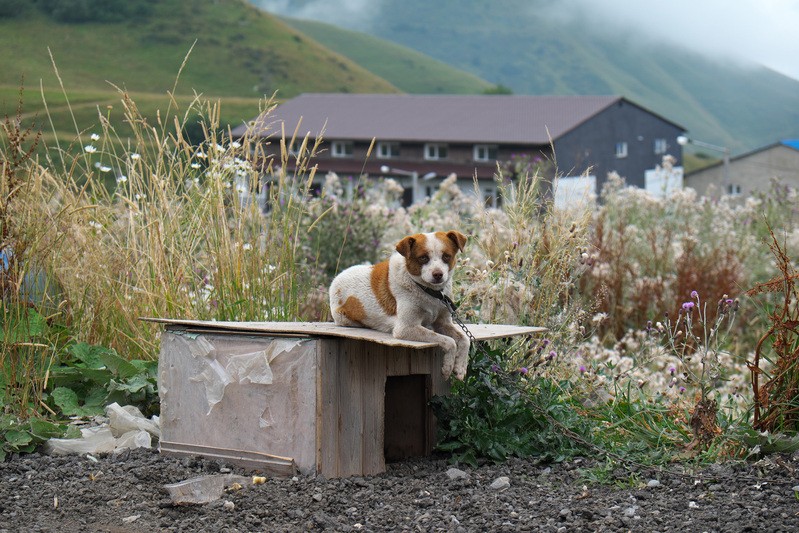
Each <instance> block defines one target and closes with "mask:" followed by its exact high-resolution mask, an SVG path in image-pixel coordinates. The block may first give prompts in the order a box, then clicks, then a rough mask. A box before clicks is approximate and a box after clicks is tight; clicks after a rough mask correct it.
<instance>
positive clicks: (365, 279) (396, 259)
mask: <svg viewBox="0 0 799 533" xmlns="http://www.w3.org/2000/svg"><path fill="white" fill-rule="evenodd" d="M465 245H466V236H465V235H463V234H462V233H460V232H457V231H447V232H443V231H438V232H435V233H417V234H415V235H409V236H408V237H405V238H403V239H402V240H401V241H399V242H398V243H397V245H396V251H395V252H394V253H393V254H391V257H389V258H388V259H387V260H385V261H383V262H381V263H377V264H375V265H356V266H352V267H350V268H348V269H346V270H344V271H343V272H341V273H340V274H339V275H338V276H336V277H335V278H334V279H333V282H332V283H331V284H330V291H329V292H330V310H331V312H332V314H333V320H334V322H335V323H336V324H338V325H340V326H357V327H367V328H371V329H376V330H379V331H384V332H386V333H391V334H392V335H393V336H394V338H397V339H405V340H412V341H421V342H431V343H435V344H437V345H438V346H440V347H441V348H442V349H443V351H444V365H443V367H442V369H441V375H442V376H444V379H448V378H449V377H450V375H451V374H452V373H453V372H454V374H455V377H456V378H458V379H460V380H463V378H464V376H465V375H466V368H467V366H468V364H469V348H470V342H469V337H468V336H467V335H466V334H465V333H464V332H463V331H462V330H461V329H460V328H459V327H458V326H456V325H455V324H454V323H453V322H452V315H451V314H450V311H449V309H448V308H447V305H446V304H445V303H444V299H445V298H444V297H446V298H447V299H448V298H451V296H452V271H453V269H454V268H455V256H456V255H457V254H458V252H460V251H462V250H463V247H464V246H465ZM450 301H451V300H450Z"/></svg>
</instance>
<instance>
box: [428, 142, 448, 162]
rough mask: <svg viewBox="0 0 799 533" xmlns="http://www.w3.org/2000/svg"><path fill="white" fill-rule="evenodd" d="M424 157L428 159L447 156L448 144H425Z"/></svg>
mask: <svg viewBox="0 0 799 533" xmlns="http://www.w3.org/2000/svg"><path fill="white" fill-rule="evenodd" d="M424 158H425V159H427V160H428V161H435V160H437V159H446V158H447V145H446V144H438V143H430V144H425V145H424Z"/></svg>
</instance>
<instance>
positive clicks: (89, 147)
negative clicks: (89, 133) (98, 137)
mask: <svg viewBox="0 0 799 533" xmlns="http://www.w3.org/2000/svg"><path fill="white" fill-rule="evenodd" d="M83 151H84V152H86V153H87V154H93V153H94V152H96V151H97V148H95V147H94V145H92V144H87V145H86V146H84V147H83Z"/></svg>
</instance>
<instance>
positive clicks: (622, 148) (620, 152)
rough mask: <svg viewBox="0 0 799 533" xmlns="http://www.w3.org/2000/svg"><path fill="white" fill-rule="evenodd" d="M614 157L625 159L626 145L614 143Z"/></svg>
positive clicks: (624, 143)
mask: <svg viewBox="0 0 799 533" xmlns="http://www.w3.org/2000/svg"><path fill="white" fill-rule="evenodd" d="M616 157H618V158H622V157H627V143H626V142H623V141H622V142H617V143H616Z"/></svg>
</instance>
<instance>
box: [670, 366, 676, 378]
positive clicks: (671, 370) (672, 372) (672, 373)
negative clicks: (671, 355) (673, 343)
mask: <svg viewBox="0 0 799 533" xmlns="http://www.w3.org/2000/svg"><path fill="white" fill-rule="evenodd" d="M676 371H677V369H676V368H674V367H673V366H670V367H669V374H671V375H672V376H673V375H674V373H675V372H676Z"/></svg>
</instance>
